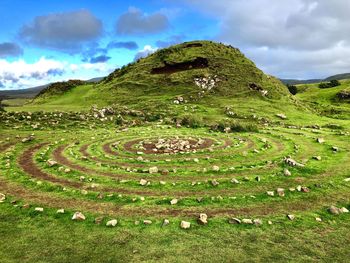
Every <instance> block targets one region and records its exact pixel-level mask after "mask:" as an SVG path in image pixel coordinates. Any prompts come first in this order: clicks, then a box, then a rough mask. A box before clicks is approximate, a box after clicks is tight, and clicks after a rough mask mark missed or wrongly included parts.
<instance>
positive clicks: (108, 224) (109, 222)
mask: <svg viewBox="0 0 350 263" xmlns="http://www.w3.org/2000/svg"><path fill="white" fill-rule="evenodd" d="M117 224H118V221H117V219H112V220H109V221H108V222H107V223H106V226H111V227H114V226H116V225H117Z"/></svg>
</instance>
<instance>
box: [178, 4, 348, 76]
mask: <svg viewBox="0 0 350 263" xmlns="http://www.w3.org/2000/svg"><path fill="white" fill-rule="evenodd" d="M183 2H185V3H187V4H189V5H191V6H193V7H194V8H195V9H196V10H197V11H198V10H200V11H202V12H203V13H205V14H207V15H209V16H212V17H214V18H216V19H217V20H218V21H219V29H220V32H219V33H218V35H217V36H216V39H217V40H219V41H223V42H226V43H230V44H232V45H234V46H237V47H239V48H240V49H241V50H242V51H244V52H245V53H246V54H247V55H248V56H249V57H250V58H252V59H253V60H254V61H255V62H256V63H257V64H258V65H259V66H262V67H263V68H266V69H267V70H272V71H270V72H269V73H272V74H276V75H278V76H284V77H299V76H300V73H303V72H308V74H303V75H304V76H305V75H307V76H308V77H320V76H322V75H324V76H326V75H327V74H331V73H333V72H342V71H341V70H343V71H344V70H345V71H350V69H347V68H346V67H348V65H349V63H348V57H347V56H346V55H345V54H348V53H349V52H350V34H348V32H350V16H349V10H350V1H349V0H334V1H330V0H280V1H277V0H249V1H246V0H235V1H232V0H221V1H212V0H200V1H199V0H183ZM264 48H265V50H264ZM266 50H267V51H266ZM340 52H343V54H344V55H343V56H342V57H341V56H340ZM326 68H328V70H327V69H326ZM338 70H339V71H338Z"/></svg>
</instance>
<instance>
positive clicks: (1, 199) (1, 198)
mask: <svg viewBox="0 0 350 263" xmlns="http://www.w3.org/2000/svg"><path fill="white" fill-rule="evenodd" d="M5 200H6V195H5V194H2V193H0V203H3V202H5Z"/></svg>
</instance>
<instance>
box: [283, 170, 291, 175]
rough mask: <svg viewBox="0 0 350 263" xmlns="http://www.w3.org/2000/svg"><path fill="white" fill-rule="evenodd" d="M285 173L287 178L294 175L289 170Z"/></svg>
mask: <svg viewBox="0 0 350 263" xmlns="http://www.w3.org/2000/svg"><path fill="white" fill-rule="evenodd" d="M283 173H284V175H285V176H291V175H292V173H291V172H290V171H289V170H288V169H284V171H283Z"/></svg>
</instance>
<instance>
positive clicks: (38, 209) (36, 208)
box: [34, 207, 44, 212]
mask: <svg viewBox="0 0 350 263" xmlns="http://www.w3.org/2000/svg"><path fill="white" fill-rule="evenodd" d="M34 210H35V211H37V212H44V208H42V207H35V208H34Z"/></svg>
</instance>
